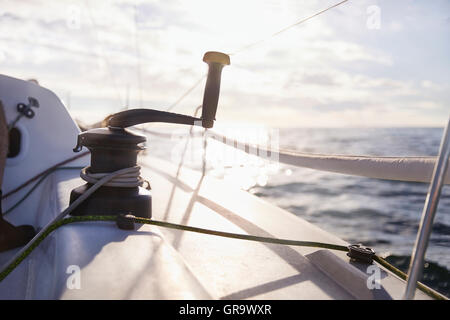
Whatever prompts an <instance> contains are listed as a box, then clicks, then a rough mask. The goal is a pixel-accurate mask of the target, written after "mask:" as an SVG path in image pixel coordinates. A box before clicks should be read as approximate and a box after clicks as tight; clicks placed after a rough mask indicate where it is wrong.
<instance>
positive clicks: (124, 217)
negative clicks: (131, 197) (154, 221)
mask: <svg viewBox="0 0 450 320" xmlns="http://www.w3.org/2000/svg"><path fill="white" fill-rule="evenodd" d="M134 219H136V217H135V216H134V215H132V214H119V215H118V216H117V218H116V225H117V227H118V228H119V229H122V230H134Z"/></svg>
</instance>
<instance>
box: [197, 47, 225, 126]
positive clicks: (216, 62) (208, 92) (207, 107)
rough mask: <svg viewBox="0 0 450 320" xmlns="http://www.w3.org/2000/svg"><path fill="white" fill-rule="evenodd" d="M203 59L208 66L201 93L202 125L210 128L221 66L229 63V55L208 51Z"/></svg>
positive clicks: (217, 94) (212, 122) (218, 90)
mask: <svg viewBox="0 0 450 320" xmlns="http://www.w3.org/2000/svg"><path fill="white" fill-rule="evenodd" d="M203 61H204V62H206V63H207V64H208V67H209V68H208V78H207V79H206V85H205V92H204V94H203V104H202V118H201V119H202V127H203V128H212V127H213V125H214V120H216V111H217V104H218V102H219V93H220V78H221V75H222V68H223V67H224V66H226V65H229V64H230V57H229V56H228V55H227V54H225V53H221V52H216V51H209V52H206V53H205V55H204V56H203Z"/></svg>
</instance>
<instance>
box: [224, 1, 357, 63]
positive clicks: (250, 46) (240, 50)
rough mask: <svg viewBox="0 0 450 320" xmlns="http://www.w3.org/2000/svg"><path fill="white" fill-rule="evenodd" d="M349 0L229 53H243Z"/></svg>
mask: <svg viewBox="0 0 450 320" xmlns="http://www.w3.org/2000/svg"><path fill="white" fill-rule="evenodd" d="M347 1H348V0H343V1H341V2H338V3H336V4H334V5H332V6H330V7H328V8H326V9H323V10H321V11H319V12H317V13H315V14H313V15H311V16H309V17H307V18H303V19H301V20H299V21H297V22H294V23H292V24H290V25H288V26H286V27H284V28H282V29H280V30H278V31H277V32H275V33H272V34H271V35H270V36H268V37H267V38H264V39H261V40H258V41H256V42H253V43H250V44H247V45H245V46H243V47H241V48H240V49H238V50H236V51H235V52H232V53H228V55H230V56H231V55H236V54H238V53H241V52H243V51H245V50H247V49H250V48H252V47H254V46H256V45H259V44H260V43H262V42H265V41H267V40H269V39H271V38H273V37H276V36H278V35H279V34H281V33H283V32H285V31H287V30H289V29H291V28H293V27H296V26H298V25H300V24H302V23H304V22H306V21H308V20H310V19H312V18H314V17H317V16H318V15H321V14H322V13H325V12H327V11H328V10H331V9H333V8H335V7H337V6H340V5H341V4H343V3H345V2H347Z"/></svg>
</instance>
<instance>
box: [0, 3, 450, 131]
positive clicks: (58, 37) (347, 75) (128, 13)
mask: <svg viewBox="0 0 450 320" xmlns="http://www.w3.org/2000/svg"><path fill="white" fill-rule="evenodd" d="M331 4H332V3H331V2H330V3H326V4H325V3H324V2H323V1H308V2H299V1H290V0H285V1H276V2H275V1H270V0H264V1H261V0H247V1H241V0H239V1H238V0H230V1H227V3H226V4H224V3H223V1H212V0H211V1H200V0H198V1H197V0H193V1H189V2H187V1H181V0H170V1H169V0H168V1H163V2H161V1H141V0H139V1H137V0H136V1H134V0H122V1H80V2H77V1H67V2H65V1H60V2H51V1H44V0H40V1H37V0H36V1H19V2H18V1H8V0H6V1H3V2H2V8H1V11H0V31H1V36H0V64H1V67H2V73H5V74H8V75H11V76H16V77H20V78H30V77H35V78H38V79H39V80H40V82H41V83H42V84H43V85H44V86H46V87H48V88H50V89H51V90H54V91H55V92H56V93H57V94H58V95H60V96H62V97H64V96H66V95H67V94H68V92H70V95H71V104H72V110H73V111H74V112H76V111H77V110H79V111H80V112H79V113H80V114H82V113H83V114H86V110H88V109H89V107H90V106H91V105H96V106H99V107H98V108H97V107H96V110H97V112H98V113H107V112H110V111H111V110H117V109H119V108H120V107H121V106H123V104H124V103H125V101H126V100H127V96H128V100H129V101H131V103H133V104H138V103H139V97H140V96H142V97H143V103H144V105H145V106H149V107H154V108H161V109H163V108H164V107H166V106H168V105H170V104H171V103H173V102H174V101H176V100H177V99H178V98H179V97H180V96H181V95H182V94H183V93H184V92H185V91H186V90H187V89H189V87H190V86H192V84H194V83H195V82H197V81H198V79H199V78H200V77H202V75H203V74H204V73H205V72H206V65H205V64H204V63H203V62H202V61H201V58H202V56H203V53H204V52H205V51H208V50H223V51H225V52H234V51H236V50H239V49H240V48H243V47H245V46H246V45H248V44H251V43H258V44H257V45H255V46H253V47H250V48H248V49H246V50H245V51H243V52H241V53H238V54H236V55H233V56H232V57H231V60H232V65H231V66H230V67H227V68H225V69H224V72H223V80H222V91H221V98H220V104H221V106H220V110H219V113H218V114H220V116H221V117H223V118H222V119H229V120H231V119H233V117H235V118H234V119H235V120H243V121H260V122H262V121H267V123H270V124H272V125H277V126H295V125H313V126H317V125H321V126H325V125H332V124H333V123H335V122H336V121H333V119H336V117H338V118H339V119H341V122H340V124H339V125H344V126H348V125H352V124H354V123H356V122H358V123H360V124H364V125H367V126H370V125H384V124H385V123H389V124H390V125H392V126H395V123H397V125H406V124H418V125H420V123H423V125H429V124H430V123H432V122H433V121H435V124H436V125H438V124H439V123H440V119H441V118H443V117H444V118H445V117H446V116H448V115H447V114H448V103H450V96H449V92H450V90H449V88H450V83H449V81H450V79H449V78H448V77H447V78H446V77H445V75H443V73H442V72H440V71H442V70H445V69H446V64H445V63H448V62H446V61H447V60H445V61H442V60H439V59H435V61H433V59H431V60H429V61H423V60H417V59H419V58H420V56H419V55H418V52H420V50H418V48H417V46H419V45H418V43H420V38H419V39H417V41H415V42H413V41H410V42H404V39H407V38H408V37H410V31H411V30H417V26H412V24H413V23H417V21H419V20H420V19H422V17H421V15H420V12H421V9H423V8H424V7H426V5H422V4H410V7H411V9H408V10H407V16H408V17H404V16H403V15H402V12H403V11H402V10H401V9H402V8H401V7H402V6H400V5H397V4H391V3H389V4H388V3H382V4H380V8H381V17H382V24H381V29H380V30H379V31H374V30H368V29H367V27H366V19H367V13H366V8H367V6H369V5H373V3H372V1H361V2H349V3H346V4H345V5H343V6H341V7H338V8H335V9H333V10H330V11H329V12H327V13H325V14H324V15H321V16H318V17H316V18H314V19H311V20H309V21H308V22H307V23H305V24H302V25H299V26H297V27H294V28H292V29H289V30H288V31H286V32H284V33H282V34H279V35H277V36H276V37H272V36H271V35H273V34H274V33H275V32H276V31H278V30H280V29H282V28H284V27H285V26H287V25H289V24H291V23H294V22H296V21H298V20H299V19H300V18H304V17H306V16H308V15H311V14H313V13H315V12H318V11H319V10H322V9H323V8H324V7H326V6H327V5H331ZM218 8H220V10H218ZM433 8H434V7H426V9H427V12H428V14H429V16H428V17H426V18H424V19H425V20H423V19H422V20H420V21H423V23H422V24H421V28H423V30H427V29H430V30H433V32H432V33H430V34H429V36H428V37H434V36H435V35H439V36H440V37H441V38H446V35H448V31H447V30H446V29H444V28H443V27H442V28H441V29H439V28H438V27H436V25H435V24H433V18H436V17H437V18H438V20H439V19H440V15H441V13H440V12H439V11H436V10H435V9H433ZM433 10H434V11H433ZM422 11H423V10H422ZM411 28H413V29H411ZM414 28H416V29H414ZM423 33H424V34H425V32H423ZM418 35H421V33H418ZM447 38H448V37H447ZM260 40H264V41H262V42H260ZM398 43H402V44H403V45H402V46H400V45H398ZM436 43H440V42H436ZM408 46H410V47H408ZM399 48H400V49H399ZM426 49H427V50H428V51H429V52H427V54H428V55H429V56H432V57H440V54H441V50H442V49H446V50H447V52H448V44H440V45H436V47H429V48H426ZM423 50H424V49H423ZM405 52H406V54H405ZM415 55H416V56H415ZM433 70H434V71H433ZM436 70H437V71H436ZM203 86H204V84H203V83H202V84H201V85H199V86H198V87H197V88H196V89H195V90H194V91H193V92H192V93H191V94H190V95H189V96H188V97H187V98H186V99H185V100H183V101H182V103H180V105H179V106H177V108H178V109H177V110H176V111H179V112H186V113H189V114H190V113H192V110H193V109H194V108H195V106H197V105H198V104H200V103H201V101H202V90H203ZM127 88H128V89H127ZM108 106H111V107H108ZM380 110H383V115H381V114H380ZM377 115H378V116H377ZM101 116H104V114H102V115H101ZM355 119H356V120H357V121H355ZM421 121H422V122H421Z"/></svg>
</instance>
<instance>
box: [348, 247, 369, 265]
mask: <svg viewBox="0 0 450 320" xmlns="http://www.w3.org/2000/svg"><path fill="white" fill-rule="evenodd" d="M347 256H349V257H350V258H351V259H354V260H356V261H359V262H365V263H369V264H370V263H372V261H373V257H374V256H375V251H373V249H372V248H368V247H363V246H361V245H359V244H352V245H350V246H348V253H347Z"/></svg>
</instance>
